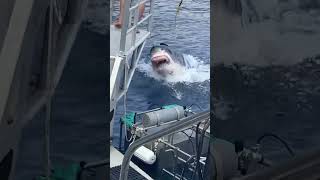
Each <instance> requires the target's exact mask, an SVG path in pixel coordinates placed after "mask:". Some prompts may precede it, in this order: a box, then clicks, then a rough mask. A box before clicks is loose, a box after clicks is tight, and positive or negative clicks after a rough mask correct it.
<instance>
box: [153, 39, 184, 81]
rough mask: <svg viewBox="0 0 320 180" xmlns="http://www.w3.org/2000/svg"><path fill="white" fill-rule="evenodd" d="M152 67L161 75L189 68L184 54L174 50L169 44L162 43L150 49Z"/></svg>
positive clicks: (172, 73)
mask: <svg viewBox="0 0 320 180" xmlns="http://www.w3.org/2000/svg"><path fill="white" fill-rule="evenodd" d="M150 56H151V64H152V68H153V70H154V71H155V72H157V73H158V74H159V75H162V76H167V75H175V74H178V73H182V72H183V71H184V70H185V69H186V68H189V67H190V66H189V64H188V62H187V61H186V60H185V58H184V56H183V55H182V54H181V53H179V52H177V51H174V50H173V49H172V48H171V47H170V46H169V45H167V44H165V43H160V45H155V46H153V47H152V48H151V50H150Z"/></svg>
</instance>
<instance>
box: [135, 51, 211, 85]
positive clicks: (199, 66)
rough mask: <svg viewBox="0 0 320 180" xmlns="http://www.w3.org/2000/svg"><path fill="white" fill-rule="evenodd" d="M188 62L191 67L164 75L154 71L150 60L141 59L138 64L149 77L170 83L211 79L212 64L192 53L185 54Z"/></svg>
mask: <svg viewBox="0 0 320 180" xmlns="http://www.w3.org/2000/svg"><path fill="white" fill-rule="evenodd" d="M183 56H184V58H185V60H186V62H187V63H188V64H189V66H190V67H189V68H185V69H183V71H182V72H179V73H174V74H173V75H168V76H166V77H163V76H161V75H159V74H157V73H156V72H155V71H153V69H152V66H151V63H150V61H148V60H147V61H145V60H144V61H141V63H140V64H139V65H138V68H137V69H138V70H139V71H140V72H143V73H145V74H146V75H147V76H148V77H151V78H154V79H156V80H159V81H164V82H167V83H169V84H175V83H185V84H190V83H201V82H204V81H210V64H205V63H204V62H203V61H201V60H200V59H199V58H197V57H194V56H192V55H185V54H184V55H183Z"/></svg>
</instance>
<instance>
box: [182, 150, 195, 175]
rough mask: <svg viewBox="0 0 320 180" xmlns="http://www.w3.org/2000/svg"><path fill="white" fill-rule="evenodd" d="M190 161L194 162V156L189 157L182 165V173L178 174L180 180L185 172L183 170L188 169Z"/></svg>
mask: <svg viewBox="0 0 320 180" xmlns="http://www.w3.org/2000/svg"><path fill="white" fill-rule="evenodd" d="M192 160H194V155H193V156H191V157H190V158H189V159H188V160H187V161H186V162H185V164H184V166H183V168H182V172H181V174H180V178H181V179H183V175H184V172H185V169H186V168H188V167H189V164H190V163H191V162H192Z"/></svg>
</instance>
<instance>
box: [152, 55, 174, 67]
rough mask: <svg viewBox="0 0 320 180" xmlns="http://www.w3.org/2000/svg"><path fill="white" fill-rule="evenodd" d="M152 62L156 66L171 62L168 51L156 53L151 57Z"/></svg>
mask: <svg viewBox="0 0 320 180" xmlns="http://www.w3.org/2000/svg"><path fill="white" fill-rule="evenodd" d="M151 62H152V65H153V66H154V67H159V66H160V65H164V64H169V63H170V57H169V55H168V54H167V53H162V52H160V53H155V54H153V55H152V57H151Z"/></svg>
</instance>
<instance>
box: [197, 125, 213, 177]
mask: <svg viewBox="0 0 320 180" xmlns="http://www.w3.org/2000/svg"><path fill="white" fill-rule="evenodd" d="M209 122H210V121H207V122H206V123H205V125H204V126H203V128H202V132H201V139H200V141H199V126H200V124H201V123H198V124H197V129H196V169H195V170H196V171H198V177H199V179H200V180H201V179H203V176H202V172H201V168H200V167H199V165H200V163H199V161H200V156H201V152H202V146H203V139H204V135H205V132H206V130H207V128H208V127H209V125H210V123H209Z"/></svg>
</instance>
